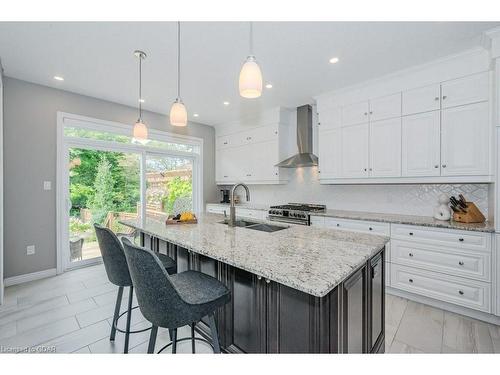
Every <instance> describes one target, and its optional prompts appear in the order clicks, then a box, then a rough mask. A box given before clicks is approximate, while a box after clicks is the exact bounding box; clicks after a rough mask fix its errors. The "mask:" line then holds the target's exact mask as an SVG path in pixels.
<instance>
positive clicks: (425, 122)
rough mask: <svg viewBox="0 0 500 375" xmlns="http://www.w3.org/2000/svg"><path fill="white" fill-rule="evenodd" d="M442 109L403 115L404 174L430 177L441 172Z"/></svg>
mask: <svg viewBox="0 0 500 375" xmlns="http://www.w3.org/2000/svg"><path fill="white" fill-rule="evenodd" d="M440 131H441V126H440V111H433V112H426V113H419V114H417V115H412V116H405V117H403V124H402V136H401V138H402V158H401V159H402V160H401V164H402V171H401V172H402V176H403V177H418V176H423V177H429V176H439V175H440V174H441V168H440V167H441V166H440V146H441V140H440Z"/></svg>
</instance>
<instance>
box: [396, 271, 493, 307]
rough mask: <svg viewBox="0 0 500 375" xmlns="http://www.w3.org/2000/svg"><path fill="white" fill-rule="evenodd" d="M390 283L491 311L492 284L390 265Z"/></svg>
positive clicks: (436, 297)
mask: <svg viewBox="0 0 500 375" xmlns="http://www.w3.org/2000/svg"><path fill="white" fill-rule="evenodd" d="M391 286H392V287H393V288H397V289H401V290H404V291H407V292H410V293H415V294H420V295H422V296H425V297H430V298H434V299H437V300H439V301H443V302H448V303H453V304H456V305H460V306H464V307H468V308H471V309H474V310H480V311H484V312H490V311H491V303H490V301H491V284H490V283H484V282H480V281H475V280H470V279H465V278H460V277H454V276H450V275H447V274H443V273H438V272H431V271H425V270H422V269H419V268H414V267H405V266H401V265H398V264H394V263H392V264H391Z"/></svg>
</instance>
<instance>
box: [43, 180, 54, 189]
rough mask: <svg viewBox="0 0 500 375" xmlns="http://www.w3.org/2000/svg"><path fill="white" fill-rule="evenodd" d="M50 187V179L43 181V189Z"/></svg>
mask: <svg viewBox="0 0 500 375" xmlns="http://www.w3.org/2000/svg"><path fill="white" fill-rule="evenodd" d="M51 189H52V183H51V182H50V181H44V182H43V190H51Z"/></svg>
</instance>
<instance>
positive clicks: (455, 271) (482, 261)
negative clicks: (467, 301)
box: [391, 240, 491, 281]
mask: <svg viewBox="0 0 500 375" xmlns="http://www.w3.org/2000/svg"><path fill="white" fill-rule="evenodd" d="M391 245H392V249H391V250H392V251H391V262H392V263H397V264H401V265H405V266H409V267H417V268H422V269H426V270H429V271H437V272H442V273H445V274H449V275H454V276H463V277H470V278H473V279H477V280H481V281H490V279H491V275H490V269H491V256H490V254H488V253H485V252H478V251H467V250H458V249H455V248H448V247H444V246H441V247H436V246H430V245H421V244H418V243H415V242H406V241H400V240H392V241H391Z"/></svg>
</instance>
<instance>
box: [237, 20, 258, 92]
mask: <svg viewBox="0 0 500 375" xmlns="http://www.w3.org/2000/svg"><path fill="white" fill-rule="evenodd" d="M249 44H250V54H249V55H248V56H247V59H246V60H245V63H244V64H243V66H242V67H241V71H240V80H239V89H240V95H241V96H242V97H244V98H248V99H253V98H258V97H259V96H261V94H262V72H261V71H260V67H259V64H258V63H257V60H256V59H255V56H254V54H253V23H252V22H250V43H249Z"/></svg>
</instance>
